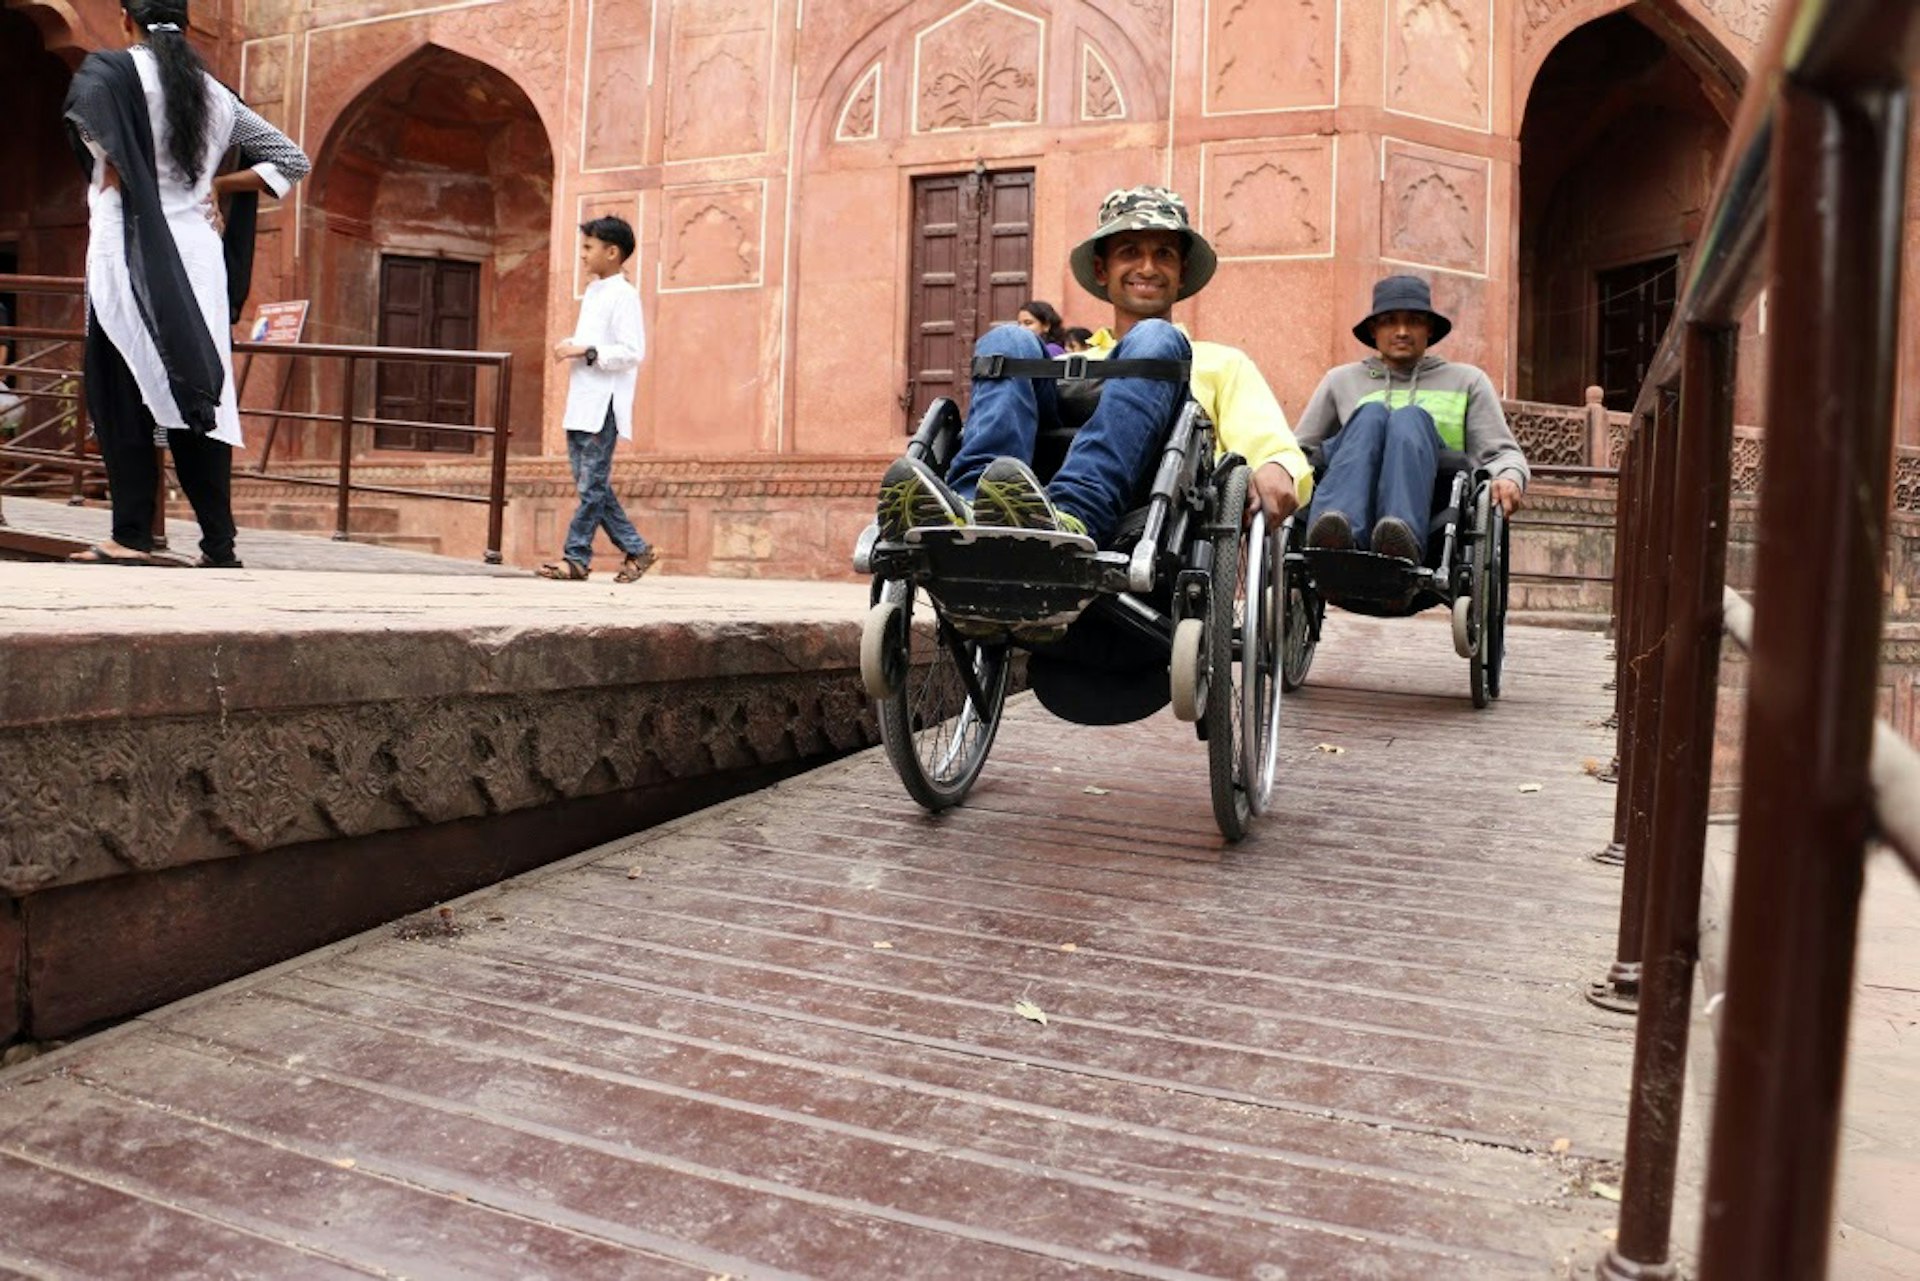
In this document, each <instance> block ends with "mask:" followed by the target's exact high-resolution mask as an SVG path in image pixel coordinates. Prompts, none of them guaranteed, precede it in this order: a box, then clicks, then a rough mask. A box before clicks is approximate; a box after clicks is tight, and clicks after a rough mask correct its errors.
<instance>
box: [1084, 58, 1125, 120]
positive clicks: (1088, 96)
mask: <svg viewBox="0 0 1920 1281" xmlns="http://www.w3.org/2000/svg"><path fill="white" fill-rule="evenodd" d="M1126 114H1127V104H1126V100H1125V98H1123V97H1122V96H1121V93H1120V82H1119V80H1118V79H1116V78H1115V76H1114V74H1113V68H1111V67H1109V66H1108V65H1107V60H1106V59H1105V58H1103V57H1101V56H1100V50H1099V48H1098V47H1096V46H1095V45H1094V44H1093V43H1092V42H1091V41H1088V42H1087V43H1085V44H1082V45H1081V46H1080V118H1081V119H1082V120H1120V119H1123V118H1125V116H1126Z"/></svg>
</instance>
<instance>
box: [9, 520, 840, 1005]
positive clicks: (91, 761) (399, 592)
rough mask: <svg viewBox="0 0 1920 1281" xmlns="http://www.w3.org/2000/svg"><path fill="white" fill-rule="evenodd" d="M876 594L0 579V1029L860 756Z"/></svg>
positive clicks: (287, 577)
mask: <svg viewBox="0 0 1920 1281" xmlns="http://www.w3.org/2000/svg"><path fill="white" fill-rule="evenodd" d="M18 509H19V508H18V506H17V505H16V504H15V503H13V502H9V504H8V511H9V514H10V515H16V514H17V513H18ZM306 541H307V542H308V543H310V544H311V543H312V542H314V541H315V540H306ZM358 551H359V552H360V553H368V552H377V554H379V555H382V556H392V555H394V553H388V552H378V551H377V549H367V548H361V549H358ZM476 568H477V567H476ZM866 601H867V594H866V588H865V587H864V586H861V585H851V584H822V583H781V582H755V583H748V582H738V581H721V580H710V579H691V578H659V577H650V578H648V579H646V580H644V581H643V582H641V583H638V584H634V585H631V586H617V585H615V584H614V583H613V582H612V581H611V578H601V577H598V576H596V577H595V578H594V579H593V580H591V581H589V582H586V583H580V584H574V583H551V582H546V581H543V580H539V579H535V578H531V577H528V576H525V575H514V576H487V575H483V574H478V573H475V574H467V575H453V574H445V573H433V574H429V573H411V572H410V573H386V574H345V573H329V572H323V571H293V570H283V571H276V570H255V569H251V568H250V569H246V570H237V571H218V570H153V569H128V568H118V567H92V566H69V565H64V564H25V563H0V638H3V639H0V671H3V672H4V675H3V677H0V779H4V788H3V789H0V993H4V994H6V999H5V1000H4V1001H0V1043H4V1042H6V1041H8V1040H10V1039H15V1038H21V1037H25V1038H31V1039H46V1038H52V1037H63V1036H66V1035H69V1034H71V1033H73V1032H74V1031H76V1030H79V1029H83V1028H85V1027H89V1026H93V1025H96V1024H99V1023H101V1022H104V1021H107V1020H111V1019H114V1018H117V1017H121V1016H124V1015H126V1014H128V1013H130V1012H133V1011H135V1010H139V1009H145V1008H150V1007H152V1006H154V1005H156V1004H159V1003H161V1002H163V1001H166V1000H169V999H172V998H174V997H177V996H180V995H183V994H185V993H187V992H190V991H196V990H199V989H201V988H204V987H206V986H208V985H209V984H211V983H214V982H218V981H220V980H223V979H225V978H229V977H232V976H233V975H235V974H239V973H242V972H245V971H246V970H249V969H252V968H256V967H258V966H259V965H262V964H267V963H270V962H272V961H275V960H278V959H281V958H284V957H286V956H290V955H293V954H296V953H298V952H301V951H304V950H306V949H308V948H310V947H313V946H315V945H317V944H319V943H322V942H325V941H327V940H329V939H332V938H337V937H340V936H342V935H344V934H347V933H350V932H353V931H355V930H359V929H364V928H366V927H368V926H370V925H372V924H374V923H376V922H378V921H381V920H387V919H391V918H392V917H393V916H395V915H397V914H399V913H402V912H405V911H409V910H412V909H414V908H418V907H420V906H423V905H425V904H428V903H431V902H434V901H436V900H439V899H442V898H445V897H447V896H449V895H451V894H456V893H460V892H463V891H465V890H469V889H472V888H475V887H477V886H479V885H483V884H487V883H491V882H493V881H497V880H499V879H500V878H501V877H503V876H508V875H511V874H514V873H516V872H519V871H523V870H526V869H527V868H530V867H534V866H538V865H539V864H542V863H545V862H548V861H550V860H552V859H554V858H558V857H561V856H564V855H567V854H571V853H574V852H576V851H579V850H581V849H585V848H587V847H589V846H592V845H594V844H596V843H598V842H600V841H604V840H608V839H611V838H612V837H615V836H618V835H623V834H625V833H628V832H631V831H634V830H637V829H639V828H641V827H644V826H646V825H648V824H650V823H652V822H657V821H659V820H660V819H662V818H664V817H670V816H673V815H676V814H680V813H684V812H686V811H688V810H691V809H694V808H697V807H699V806H703V805H706V804H710V803H712V802H713V801H716V800H719V799H722V798H724V797H726V796H730V795H734V794H737V793H739V792H742V791H745V790H749V789H751V788H754V787H758V786H762V785H764V784H765V783H767V782H769V781H772V780H774V779H777V778H779V777H782V776H784V775H786V774H788V773H791V772H792V771H794V770H795V769H799V768H803V767H805V766H807V765H809V764H814V763H819V762H822V761H826V760H830V759H832V758H834V757H836V756H838V755H841V754H843V753H845V752H847V751H850V750H853V749H855V748H859V747H863V746H866V745H868V744H870V743H872V742H874V741H875V739H876V735H875V731H874V726H873V723H872V719H871V714H870V712H869V710H868V708H867V705H866V702H865V700H864V696H863V694H862V692H861V689H860V684H859V676H858V670H857V668H858V647H859V619H860V617H861V615H862V613H863V612H864V609H865V606H866ZM15 994H18V996H17V999H16V997H15Z"/></svg>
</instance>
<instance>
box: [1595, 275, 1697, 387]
mask: <svg viewBox="0 0 1920 1281" xmlns="http://www.w3.org/2000/svg"><path fill="white" fill-rule="evenodd" d="M1679 279H1680V259H1679V258H1677V257H1675V256H1674V255H1672V254H1668V255H1667V256H1666V257H1663V258H1652V259H1649V260H1648V261H1646V262H1636V263H1633V264H1631V265H1629V266H1625V267H1614V268H1611V269H1609V270H1607V271H1602V272H1599V273H1597V275H1596V278H1595V280H1596V285H1597V288H1596V294H1597V296H1598V299H1599V305H1600V325H1599V330H1600V356H1599V364H1598V372H1597V376H1596V377H1595V379H1594V381H1595V382H1597V383H1599V385H1600V389H1601V391H1602V392H1604V393H1605V395H1604V397H1603V400H1604V403H1605V404H1606V407H1607V408H1608V409H1617V410H1621V411H1623V412H1624V411H1626V410H1629V409H1632V408H1633V402H1634V400H1635V398H1636V397H1638V396H1639V394H1640V384H1641V383H1643V382H1645V381H1646V378H1647V370H1649V369H1651V368H1652V367H1653V357H1654V353H1655V352H1656V351H1658V350H1659V348H1660V337H1661V335H1662V334H1664V333H1666V331H1667V322H1668V321H1670V320H1672V319H1673V306H1674V299H1675V297H1676V296H1677V293H1678V287H1679Z"/></svg>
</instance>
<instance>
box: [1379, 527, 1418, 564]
mask: <svg viewBox="0 0 1920 1281" xmlns="http://www.w3.org/2000/svg"><path fill="white" fill-rule="evenodd" d="M1369 546H1371V547H1372V548H1373V550H1374V552H1376V553H1377V554H1379V555H1381V556H1393V557H1396V558H1398V559H1400V560H1416V561H1417V560H1419V559H1420V540H1419V539H1417V538H1415V537H1414V536H1413V528H1412V526H1410V525H1408V524H1407V522H1406V521H1404V520H1401V519H1400V518H1399V517H1398V516H1382V517H1381V518H1380V519H1379V520H1377V521H1375V522H1374V526H1373V538H1372V540H1371V541H1370V543H1369Z"/></svg>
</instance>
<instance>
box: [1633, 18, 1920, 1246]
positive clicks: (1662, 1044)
mask: <svg viewBox="0 0 1920 1281" xmlns="http://www.w3.org/2000/svg"><path fill="white" fill-rule="evenodd" d="M1916 65H1920V5H1914V4H1913V3H1911V0H1847V2H1846V3H1841V2H1840V0H1782V3H1781V4H1780V6H1779V7H1778V9H1777V10H1776V12H1775V14H1774V18H1773V22H1772V25H1771V27H1770V28H1769V30H1768V34H1767V38H1766V40H1765V42H1764V44H1763V45H1762V47H1761V49H1760V51H1759V53H1758V54H1757V55H1756V58H1755V62H1754V67H1753V70H1752V73H1751V74H1750V76H1749V79H1748V87H1747V92H1746V94H1745V96H1744V97H1743V98H1742V100H1741V105H1740V109H1739V112H1738V114H1737V115H1736V117H1735V121H1734V126H1733V130H1732V134H1731V138H1730V142H1729V145H1728V149H1727V153H1726V156H1725V159H1724V161H1723V163H1722V166H1721V171H1720V174H1719V177H1718V180H1717V182H1716V185H1715V189H1714V193H1713V196H1712V198H1711V200H1710V202H1709V206H1708V213H1707V217H1706V219H1705V222H1704V230H1703V232H1702V235H1701V238H1700V241H1699V243H1698V246H1697V251H1696V253H1695V256H1694V260H1693V264H1692V267H1691V269H1690V271H1689V273H1688V277H1687V280H1686V283H1685V286H1684V288H1683V290H1682V292H1681V295H1680V297H1679V299H1678V300H1677V301H1676V305H1675V309H1674V317H1673V323H1672V324H1671V326H1670V327H1669V329H1668V330H1667V332H1666V334H1665V335H1664V336H1663V337H1662V339H1661V342H1660V345H1659V348H1658V351H1657V353H1656V355H1655V357H1654V360H1653V363H1652V367H1651V370H1650V372H1649V374H1648V376H1647V378H1646V380H1645V381H1644V382H1643V383H1642V384H1641V387H1640V391H1639V393H1638V395H1637V397H1636V400H1635V407H1634V412H1633V415H1632V418H1631V427H1630V428H1629V433H1628V436H1627V440H1626V448H1625V451H1624V453H1623V466H1622V481H1621V485H1620V489H1619V503H1618V508H1617V516H1616V519H1617V526H1616V543H1615V546H1616V556H1615V568H1616V584H1615V587H1616V590H1615V611H1614V612H1615V634H1616V638H1617V645H1618V651H1617V652H1618V659H1619V668H1618V672H1617V681H1618V686H1617V688H1618V691H1619V702H1618V708H1617V711H1618V720H1619V733H1620V739H1619V744H1620V759H1621V767H1622V768H1621V777H1622V786H1621V787H1620V790H1619V793H1618V795H1617V798H1616V800H1617V806H1616V811H1615V828H1614V832H1615V842H1616V845H1618V844H1620V843H1622V842H1624V846H1625V859H1624V861H1625V878H1624V880H1623V884H1622V894H1621V908H1620V932H1619V945H1618V949H1617V953H1616V959H1615V961H1614V964H1613V968H1612V969H1611V970H1610V971H1609V974H1608V980H1607V981H1606V982H1605V983H1602V984H1599V985H1596V987H1597V988H1598V989H1601V990H1600V991H1598V992H1596V995H1595V999H1596V1002H1597V1003H1600V1004H1604V1005H1607V1006H1608V1008H1621V1007H1623V1006H1624V1007H1625V1008H1628V1009H1634V1008H1635V1007H1636V1005H1637V1011H1636V1013H1637V1020H1638V1026H1637V1029H1636V1036H1635V1050H1634V1069H1633V1086H1632V1099H1631V1103H1630V1107H1629V1113H1628V1124H1627V1151H1626V1168H1625V1172H1624V1176H1623V1179H1622V1196H1621V1208H1620V1219H1619V1227H1618V1231H1617V1234H1616V1238H1615V1242H1614V1245H1613V1247H1612V1248H1611V1249H1610V1250H1609V1251H1608V1252H1607V1254H1606V1257H1605V1259H1604V1260H1603V1261H1602V1262H1601V1264H1600V1266H1599V1274H1600V1276H1601V1277H1602V1278H1608V1279H1612V1281H1628V1279H1629V1278H1652V1277H1670V1276H1672V1275H1674V1269H1673V1265H1672V1264H1671V1262H1670V1261H1669V1258H1668V1256H1669V1253H1670V1248H1669V1247H1670V1233H1671V1225H1672V1209H1673V1193H1674V1182H1675V1172H1676V1167H1677V1154H1678V1144H1679V1136H1680V1131H1681V1108H1682V1101H1683V1097H1684V1093H1685V1091H1684V1084H1685V1074H1686V1066H1687V1040H1688V1035H1689V1031H1690V1024H1691V1021H1692V1008H1691V1006H1692V991H1693V978H1694V968H1695V966H1696V964H1697V962H1698V956H1699V910H1700V898H1701V881H1702V871H1703V865H1704V858H1705V827H1706V812H1707V801H1708V790H1709V784H1710V782H1711V766H1712V756H1713V744H1714V739H1715V727H1714V722H1715V710H1716V703H1717V699H1718V686H1719V660H1720V650H1721V648H1722V645H1723V641H1724V637H1725V636H1726V635H1727V634H1728V631H1729V630H1731V631H1732V633H1733V634H1734V635H1735V636H1736V638H1743V639H1745V640H1746V641H1747V643H1748V644H1750V646H1751V652H1752V658H1751V662H1750V666H1749V674H1750V679H1749V681H1748V690H1747V712H1746V738H1745V745H1744V749H1743V753H1742V762H1741V765H1742V778H1741V786H1740V824H1739V829H1738V831H1739V837H1738V840H1739V848H1738V851H1737V854H1736V858H1735V860H1734V868H1735V874H1734V888H1733V904H1732V912H1731V923H1730V927H1729V930H1728V960H1727V981H1726V993H1725V996H1726V1001H1725V1005H1724V1007H1723V1012H1722V1015H1721V1019H1720V1032H1721V1052H1720V1055H1719V1060H1718V1073H1719V1075H1718V1081H1717V1083H1716V1088H1715V1091H1714V1098H1715V1110H1714V1117H1713V1124H1712V1137H1711V1143H1710V1146H1709V1153H1708V1175H1707V1184H1706V1201H1707V1212H1706V1213H1705V1214H1704V1215H1703V1216H1702V1219H1703V1229H1702V1237H1701V1242H1700V1249H1699V1260H1700V1265H1699V1277H1700V1281H1804V1279H1806V1278H1814V1277H1818V1276H1820V1275H1822V1274H1823V1273H1824V1271H1825V1266H1826V1253H1827V1243H1828V1239H1829V1237H1830V1234H1831V1224H1830V1217H1831V1210H1832V1198H1833V1185H1834V1170H1835V1165H1836V1160H1837V1149H1838V1126H1839V1109H1840V1082H1841V1080H1842V1078H1843V1074H1844V1065H1845V1059H1846V1039H1847V1018H1848V1012H1849V1005H1850V1001H1851V995H1852V992H1851V971H1852V963H1853V952H1854V947H1855V930H1856V928H1857V916H1858V900H1859V894H1860V888H1861V884H1862V876H1863V870H1862V869H1863V864H1864V858H1865V854H1866V849H1867V845H1868V843H1869V841H1871V840H1873V839H1874V838H1875V837H1876V836H1877V837H1878V838H1879V839H1881V840H1883V841H1884V842H1885V843H1886V844H1887V845H1888V846H1889V847H1890V848H1892V849H1893V850H1894V851H1895V853H1896V854H1897V855H1898V856H1899V857H1900V858H1901V859H1902V860H1903V862H1904V864H1905V866H1907V867H1908V868H1909V869H1910V870H1913V871H1914V872H1915V873H1916V874H1920V753H1916V752H1915V751H1914V750H1913V749H1912V748H1911V747H1909V746H1908V745H1906V744H1905V743H1902V742H1900V741H1899V739H1898V737H1897V735H1895V734H1894V732H1893V730H1892V729H1891V728H1890V727H1889V726H1888V725H1886V723H1885V722H1883V721H1880V720H1878V719H1877V718H1876V716H1875V710H1874V709H1875V703H1876V701H1877V689H1876V669H1877V666H1878V649H1879V645H1880V638H1881V622H1882V614H1883V600H1882V584H1881V572H1882V566H1883V564H1884V563H1885V555H1886V547H1887V537H1888V526H1889V500H1890V498H1891V496H1892V489H1893V486H1892V475H1893V473H1892V467H1893V459H1894V455H1895V449H1894V444H1893V441H1894V433H1893V426H1894V404H1895V388H1896V380H1897V376H1898V359H1897V357H1898V352H1897V349H1896V343H1895V339H1896V335H1897V331H1898V326H1899V319H1900V318H1899V303H1900V252H1901V244H1902V239H1903V235H1904V231H1905V226H1906V224H1905V215H1906V210H1905V206H1904V201H1905V195H1906V177H1907V154H1906V147H1907V142H1908V136H1909V127H1910V95H1911V84H1910V82H1911V79H1912V77H1913V74H1914V70H1915V67H1916ZM1763 257H1764V259H1765V261H1764V262H1763ZM1763 279H1764V281H1765V283H1766V284H1767V285H1768V287H1769V288H1770V289H1771V290H1772V291H1773V293H1772V298H1773V304H1774V305H1773V310H1772V315H1773V320H1772V324H1771V325H1770V327H1769V328H1770V332H1769V334H1768V336H1767V353H1768V360H1769V363H1770V365H1771V367H1772V369H1773V370H1774V371H1775V374H1774V376H1773V377H1771V378H1769V379H1768V380H1767V390H1766V409H1765V412H1764V414H1763V417H1762V421H1764V422H1766V423H1768V424H1771V425H1775V427H1776V429H1775V430H1772V431H1768V432H1767V433H1765V435H1764V436H1763V438H1762V440H1763V444H1762V448H1763V455H1762V458H1761V462H1760V468H1759V509H1758V520H1759V527H1760V534H1761V536H1760V538H1759V540H1758V556H1757V560H1756V565H1755V600H1756V602H1757V611H1749V610H1748V609H1747V607H1746V605H1745V602H1744V601H1740V600H1738V598H1737V597H1731V596H1730V595H1729V594H1728V592H1727V590H1726V583H1725V579H1726V531H1727V525H1728V520H1729V516H1730V511H1731V492H1732V485H1731V480H1732V476H1731V472H1732V452H1733V428H1732V405H1733V395H1734V386H1735V360H1736V352H1737V345H1736V342H1735V339H1736V337H1737V335H1738V326H1739V323H1740V319H1741V317H1742V315H1743V314H1744V312H1745V311H1746V309H1747V307H1748V305H1749V304H1750V303H1751V301H1752V300H1753V298H1754V297H1755V295H1756V293H1757V292H1758V290H1759V289H1760V287H1761V285H1762V283H1763ZM1736 602H1737V603H1736Z"/></svg>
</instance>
